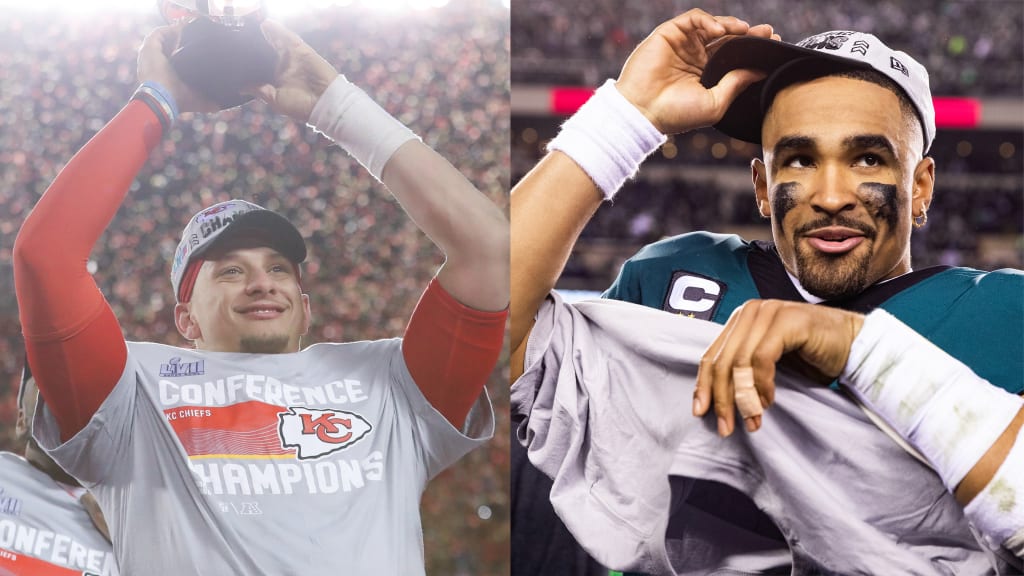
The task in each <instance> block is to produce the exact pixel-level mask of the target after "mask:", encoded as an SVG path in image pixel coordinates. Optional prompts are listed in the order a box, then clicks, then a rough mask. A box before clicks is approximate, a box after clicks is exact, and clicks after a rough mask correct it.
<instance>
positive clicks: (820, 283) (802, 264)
mask: <svg viewBox="0 0 1024 576" xmlns="http://www.w3.org/2000/svg"><path fill="white" fill-rule="evenodd" d="M870 260H871V253H870V252H868V251H865V252H864V253H863V254H861V255H859V256H854V255H851V254H849V253H847V254H841V255H838V256H829V255H827V254H817V255H814V254H813V253H812V252H811V250H810V249H808V248H805V247H804V246H803V245H797V247H796V269H797V274H796V277H797V279H798V280H799V281H800V285H801V286H803V287H804V289H805V290H807V291H808V292H810V293H811V294H814V295H815V296H817V297H819V298H824V299H825V300H844V299H846V298H849V297H851V296H856V295H857V294H860V293H861V292H863V291H864V289H865V288H867V287H868V263H869V261H870Z"/></svg>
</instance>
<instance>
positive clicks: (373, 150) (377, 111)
mask: <svg viewBox="0 0 1024 576" xmlns="http://www.w3.org/2000/svg"><path fill="white" fill-rule="evenodd" d="M309 126H310V127H312V128H313V129H314V130H316V131H317V132H320V133H322V134H323V135H325V136H327V137H328V138H330V139H331V140H334V141H335V142H337V143H338V144H339V145H340V146H341V147H342V148H344V149H345V150H346V151H347V152H348V153H349V154H350V155H351V156H352V157H353V158H355V159H356V160H357V161H358V162H359V163H360V164H362V165H363V167H365V168H366V169H367V170H369V172H370V174H373V177H374V178H376V179H377V180H380V176H381V173H382V172H383V171H384V166H385V165H386V164H387V163H388V160H390V159H391V155H392V154H394V153H395V150H398V147H399V146H401V145H402V144H405V143H406V142H408V141H409V140H412V139H417V140H418V139H419V136H417V135H416V134H414V133H413V132H412V130H409V129H408V128H406V126H405V125H404V124H402V123H401V122H399V121H398V120H396V119H395V118H394V117H393V116H392V115H391V114H388V113H387V112H386V111H385V110H384V109H383V108H381V107H380V106H378V105H377V103H376V102H374V101H373V99H371V98H370V97H369V96H367V94H366V92H363V91H362V90H360V89H359V87H358V86H356V85H355V84H353V83H351V82H349V81H348V80H347V79H346V78H345V76H344V75H342V74H339V75H338V77H337V78H335V79H334V81H333V82H331V85H330V86H328V87H327V90H325V91H324V93H323V95H321V96H320V100H318V101H317V103H316V106H314V107H313V112H312V113H311V114H310V115H309Z"/></svg>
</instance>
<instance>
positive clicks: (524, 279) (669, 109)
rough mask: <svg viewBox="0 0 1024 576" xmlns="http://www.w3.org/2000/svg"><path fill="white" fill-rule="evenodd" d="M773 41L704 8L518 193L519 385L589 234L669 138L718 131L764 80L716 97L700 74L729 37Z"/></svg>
mask: <svg viewBox="0 0 1024 576" xmlns="http://www.w3.org/2000/svg"><path fill="white" fill-rule="evenodd" d="M747 34H749V35H754V36H760V37H763V38H768V37H773V38H778V37H777V36H774V35H773V34H772V29H771V27H770V26H767V25H760V26H755V27H753V28H751V27H750V26H749V25H748V24H747V23H746V22H743V21H741V20H738V19H736V18H733V17H731V16H712V15H710V14H708V13H706V12H704V11H703V10H700V9H694V10H690V11H688V12H686V13H684V14H681V15H679V16H677V17H675V18H673V19H672V20H669V21H668V22H665V23H663V24H662V25H660V26H658V27H657V28H656V29H655V30H654V32H653V33H652V34H651V35H650V36H648V37H647V39H646V40H644V41H643V42H642V43H641V44H640V45H639V46H637V48H636V50H634V51H633V54H632V55H631V56H630V57H629V60H627V61H626V64H625V66H624V67H623V69H622V74H621V75H620V76H619V79H618V81H617V82H614V83H613V82H611V81H609V82H608V83H606V84H605V85H604V86H602V87H601V88H600V89H598V91H597V92H596V93H595V95H594V96H593V97H592V98H591V99H590V101H588V102H587V104H585V105H584V106H583V108H581V109H580V111H579V112H577V113H576V115H575V116H573V117H572V118H571V119H569V120H568V121H567V122H566V123H565V124H564V125H563V126H562V131H561V132H560V134H559V135H558V137H556V138H555V139H554V140H552V142H551V144H549V146H548V149H549V150H550V152H549V154H548V155H547V156H546V157H545V158H544V159H543V160H541V162H540V163H539V164H538V165H537V166H536V167H535V168H534V169H533V170H532V171H531V172H530V173H529V174H527V175H526V176H525V177H524V178H523V179H522V180H521V181H520V182H519V184H518V185H516V187H515V188H514V189H513V190H512V254H511V255H512V351H513V352H512V379H513V380H515V379H516V378H518V376H519V375H520V374H522V371H523V361H524V359H525V354H526V341H527V336H528V335H529V333H530V330H531V329H532V327H533V321H534V315H535V314H536V312H537V310H538V308H539V307H540V305H541V303H542V302H543V301H544V298H545V296H546V295H547V293H548V292H550V291H551V289H552V288H554V286H555V281H556V280H557V279H558V276H559V275H560V274H561V272H562V268H563V267H564V266H565V262H566V260H568V258H569V253H570V252H571V251H572V247H573V245H574V244H575V243H576V239H577V238H578V237H579V234H580V232H581V231H582V230H583V227H584V226H585V225H586V223H587V222H588V221H589V220H590V218H591V217H592V216H593V215H594V212H595V211H597V208H598V206H599V205H600V204H601V201H602V200H603V199H611V198H612V196H614V194H615V193H616V192H617V191H618V189H619V187H620V186H622V184H623V182H625V180H626V179H628V178H630V177H631V176H632V175H633V174H634V173H635V172H636V170H637V168H638V167H639V165H640V163H641V162H642V161H643V159H644V158H646V157H647V155H648V154H650V153H651V152H653V151H655V150H656V149H657V148H658V147H659V146H660V145H661V144H662V143H663V142H664V139H665V136H664V135H665V134H676V133H679V132H685V131H687V130H692V129H694V128H699V127H702V126H709V125H711V124H714V123H715V122H716V121H718V119H720V118H721V117H722V115H723V114H724V113H725V110H726V109H727V108H728V106H729V104H730V103H731V102H732V101H733V99H735V97H736V95H737V94H739V93H740V92H741V91H742V90H743V89H744V88H746V87H747V86H748V85H749V84H751V83H752V82H756V81H757V80H759V79H760V78H761V75H759V74H758V73H756V72H752V71H749V70H734V71H733V72H730V73H729V74H728V75H726V76H725V77H724V78H723V79H722V81H721V82H720V83H719V84H718V85H716V86H714V87H712V88H710V89H706V88H704V87H703V86H702V85H701V83H700V75H701V72H702V71H703V67H704V64H705V63H706V62H707V60H708V56H709V52H710V51H713V50H714V46H715V43H716V41H719V40H721V39H722V38H723V37H725V36H727V35H747Z"/></svg>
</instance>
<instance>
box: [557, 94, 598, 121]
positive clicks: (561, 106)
mask: <svg viewBox="0 0 1024 576" xmlns="http://www.w3.org/2000/svg"><path fill="white" fill-rule="evenodd" d="M593 94H594V88H570V87H555V88H552V89H551V113H552V114H561V115H564V116H570V115H572V114H573V113H574V112H576V111H577V110H579V109H580V106H583V103H584V102H586V101H587V100H589V99H590V97H591V96H592V95H593Z"/></svg>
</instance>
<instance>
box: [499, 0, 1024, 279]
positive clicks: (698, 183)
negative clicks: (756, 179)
mask: <svg viewBox="0 0 1024 576" xmlns="http://www.w3.org/2000/svg"><path fill="white" fill-rule="evenodd" d="M694 7H700V8H703V9H704V10H706V11H707V12H710V13H712V14H727V15H733V16H737V17H740V18H742V19H744V20H746V21H748V22H750V23H751V24H752V25H753V24H759V23H769V24H771V25H773V26H774V28H775V31H776V32H778V33H779V34H781V36H782V38H783V39H784V40H787V41H789V42H797V41H799V40H801V39H803V38H806V37H808V36H811V35H813V34H816V33H820V32H824V31H827V30H858V31H864V32H870V33H872V34H874V35H876V36H878V37H879V38H880V39H881V40H882V41H883V42H885V43H886V44H888V45H889V46H890V47H893V48H894V49H897V50H903V51H905V52H907V53H909V54H910V55H912V56H913V57H914V58H916V59H917V60H918V61H920V62H921V63H922V64H923V65H924V66H925V67H926V68H927V69H928V72H929V74H930V80H931V87H932V93H933V95H934V96H936V97H960V98H971V99H975V100H977V101H978V102H980V105H981V107H982V110H983V113H982V118H981V122H979V124H978V125H977V126H975V127H972V128H956V129H953V128H949V127H945V128H943V127H940V128H939V131H938V134H937V137H936V140H935V143H934V145H933V147H932V150H931V152H930V155H931V156H932V157H934V158H935V161H936V190H935V198H934V201H933V203H932V206H931V208H930V209H929V211H928V224H927V225H926V226H925V227H924V228H922V229H920V230H917V231H915V232H914V239H913V241H912V243H911V245H912V251H913V265H914V267H915V268H922V267H925V266H930V265H934V264H951V265H959V266H972V267H976V268H982V269H995V268H1002V267H1014V268H1021V267H1024V242H1022V232H1024V2H1021V1H1020V0H913V1H910V0H880V1H878V2H858V1H851V0H837V1H830V2H820V1H818V0H706V1H703V2H695V1H693V0H647V1H644V2H630V1H627V0H592V1H589V2H567V1H564V0H516V1H515V3H514V5H513V9H512V91H513V110H512V114H513V116H512V179H513V184H514V183H515V182H516V181H517V180H518V179H519V178H521V177H522V176H523V175H524V174H525V173H526V171H528V170H529V169H530V168H531V167H532V166H533V165H534V164H535V163H536V162H537V160H538V159H539V158H540V157H541V156H542V155H543V147H544V145H545V144H546V143H547V141H548V140H550V139H551V138H552V137H554V136H555V134H556V133H557V130H558V125H559V124H560V123H561V122H562V121H563V120H564V116H560V115H557V114H553V113H550V112H549V113H543V112H538V111H537V110H536V107H531V108H526V109H524V108H521V107H517V106H516V104H515V103H516V96H517V95H520V94H524V93H526V92H527V91H530V90H533V91H535V92H537V91H540V92H539V93H541V94H543V90H554V89H557V87H573V86H586V87H595V86H597V85H600V83H602V82H603V81H604V80H605V79H606V78H615V77H617V76H618V74H619V71H620V70H621V68H622V64H623V63H624V62H625V60H626V57H627V56H628V55H629V53H630V52H631V51H632V49H633V48H634V47H635V46H636V44H638V43H639V42H640V41H641V40H643V38H645V37H646V36H647V35H648V34H649V33H650V32H651V31H652V30H653V29H654V28H655V27H656V26H657V25H658V24H660V23H661V22H663V21H665V20H668V19H669V18H671V17H672V16H674V15H676V14H680V13H682V12H685V11H686V10H689V9H690V8H694ZM520 101H522V100H520ZM993 111H995V112H997V114H994V115H993V114H990V112H993ZM760 154H761V150H760V147H759V146H755V145H751V144H747V143H745V142H741V141H738V140H733V139H730V138H728V137H726V136H723V135H722V134H720V133H718V132H716V131H714V130H713V129H710V128H707V129H702V130H697V131H694V132H690V133H687V134H684V135H681V136H675V137H671V138H670V139H669V142H668V143H667V144H666V145H665V146H663V147H662V148H661V150H660V151H659V152H657V153H655V154H654V155H652V157H651V158H649V159H648V160H647V162H646V163H645V164H644V166H643V167H642V168H641V170H640V173H639V175H638V177H637V178H636V179H635V180H633V181H631V182H629V183H627V184H626V187H625V189H624V190H623V191H622V192H620V193H619V195H618V196H617V197H616V201H615V205H614V206H612V205H609V204H605V205H604V206H603V207H602V208H601V209H600V210H599V211H598V215H597V217H596V218H595V219H594V220H592V221H591V223H590V225H589V226H588V227H587V229H586V230H585V231H584V233H583V237H582V240H581V242H580V243H578V244H577V246H576V250H575V252H574V255H573V257H572V258H571V259H570V261H569V264H568V266H567V268H566V271H565V273H564V274H563V276H562V278H561V280H560V281H559V288H563V289H579V290H584V291H601V290H604V289H605V288H606V287H607V286H608V285H609V284H610V283H611V281H612V279H613V278H614V275H615V274H616V273H617V271H618V268H619V265H620V264H621V262H622V261H623V260H624V259H625V258H626V257H628V256H629V255H631V254H633V253H634V252H635V251H636V250H637V249H638V248H640V247H641V246H643V245H644V244H646V243H649V242H653V241H656V240H658V239H660V238H663V237H666V236H673V235H676V234H681V233H684V232H688V231H692V230H711V231H715V232H731V233H737V234H740V235H742V236H744V237H745V238H747V239H770V235H771V230H770V228H769V226H768V223H767V221H766V220H763V219H762V218H761V217H760V215H759V214H758V213H757V210H756V206H755V203H754V199H753V193H752V192H753V188H752V186H751V183H750V168H749V165H750V160H751V158H754V157H756V156H760Z"/></svg>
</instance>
